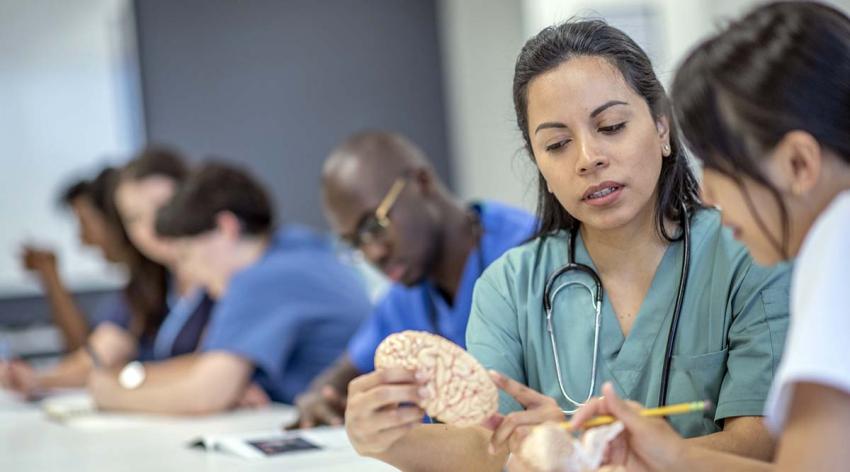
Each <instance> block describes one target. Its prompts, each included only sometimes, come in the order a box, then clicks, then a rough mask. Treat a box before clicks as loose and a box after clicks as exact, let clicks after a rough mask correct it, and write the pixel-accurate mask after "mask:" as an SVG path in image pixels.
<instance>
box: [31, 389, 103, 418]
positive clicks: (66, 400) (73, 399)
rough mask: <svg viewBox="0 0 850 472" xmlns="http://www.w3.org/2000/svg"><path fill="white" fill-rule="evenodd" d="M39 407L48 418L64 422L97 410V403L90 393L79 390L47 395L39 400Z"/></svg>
mask: <svg viewBox="0 0 850 472" xmlns="http://www.w3.org/2000/svg"><path fill="white" fill-rule="evenodd" d="M41 409H42V411H44V413H45V414H46V415H47V417H48V418H50V419H52V420H55V421H60V422H65V421H68V420H71V419H73V418H79V417H81V416H86V415H91V414H93V413H95V412H97V405H96V404H95V403H94V399H92V397H91V395H89V394H88V393H85V392H80V393H68V394H63V395H59V396H55V397H48V398H46V399H44V400H43V401H42V402H41Z"/></svg>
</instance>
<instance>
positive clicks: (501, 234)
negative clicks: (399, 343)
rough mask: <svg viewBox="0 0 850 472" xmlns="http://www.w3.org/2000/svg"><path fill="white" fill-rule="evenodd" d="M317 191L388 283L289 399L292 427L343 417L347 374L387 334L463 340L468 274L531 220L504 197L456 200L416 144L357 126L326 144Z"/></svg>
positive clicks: (367, 364)
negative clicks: (295, 417)
mask: <svg viewBox="0 0 850 472" xmlns="http://www.w3.org/2000/svg"><path fill="white" fill-rule="evenodd" d="M322 195H323V200H324V206H325V213H326V216H327V218H328V221H329V222H330V225H331V227H332V228H333V230H334V231H335V232H336V233H337V234H338V235H339V236H340V238H341V239H342V240H344V241H346V242H348V243H349V244H350V245H351V246H352V247H354V248H356V249H359V250H360V251H361V252H362V253H363V255H364V256H365V257H366V258H367V259H368V260H369V262H371V263H372V264H374V265H375V266H376V267H377V268H379V269H380V270H381V271H382V272H383V273H384V274H385V275H386V276H387V277H388V278H389V279H390V281H391V282H392V284H391V286H390V288H389V290H388V292H387V294H386V295H385V296H384V297H383V299H382V300H380V301H379V302H378V305H377V306H376V307H375V309H374V311H373V312H372V314H371V316H370V317H369V318H368V319H367V320H366V322H365V323H363V325H362V326H361V327H360V329H359V330H358V331H357V333H356V334H355V335H354V337H353V338H352V339H351V342H350V343H349V344H348V348H347V350H346V352H345V354H344V355H343V356H342V357H340V359H338V360H337V362H336V364H335V365H334V366H333V367H332V368H331V369H328V370H327V371H325V372H324V373H323V374H322V375H321V376H320V377H318V378H317V379H316V380H315V381H314V382H313V384H312V385H311V388H310V390H309V391H308V392H307V393H305V394H303V395H301V396H300V397H299V398H298V399H297V400H296V404H297V405H298V407H299V410H300V414H301V416H300V420H299V423H298V426H300V427H312V426H316V425H318V424H323V423H329V424H341V423H342V416H343V411H344V406H345V394H346V390H347V385H348V382H349V381H351V380H352V379H353V378H354V377H356V376H358V375H361V374H364V373H368V372H371V371H372V370H374V363H373V362H374V361H373V359H374V355H375V350H376V348H377V347H378V344H379V343H380V342H381V341H382V340H383V339H384V338H385V337H386V336H388V335H390V334H392V333H395V332H399V331H403V330H407V329H414V330H421V331H430V332H433V333H437V334H440V335H442V336H444V337H446V338H448V339H450V340H451V341H453V342H455V343H457V344H458V345H460V346H464V345H465V336H466V322H467V318H468V316H469V311H470V307H471V303H472V289H473V287H474V285H475V281H476V280H477V279H478V277H479V276H480V275H481V273H482V272H483V271H484V269H485V268H486V267H487V266H488V265H489V264H490V263H491V262H493V261H494V260H495V259H497V258H498V257H499V256H501V255H502V253H504V252H505V251H507V250H508V249H510V248H512V247H514V246H517V245H519V244H522V243H523V242H525V241H526V240H527V239H528V238H529V237H531V235H532V234H533V232H534V229H535V226H536V220H535V219H534V217H532V216H531V215H529V214H528V213H526V212H524V211H521V210H517V209H514V208H510V207H507V206H505V205H501V204H498V203H495V202H483V203H479V204H474V205H464V204H462V203H460V202H458V201H457V199H456V198H455V197H454V196H453V195H451V194H450V193H449V191H448V190H447V189H446V188H445V186H444V185H443V183H442V182H441V181H440V180H439V178H438V177H437V175H436V173H435V172H434V169H433V168H432V167H431V165H430V164H429V163H428V160H427V159H426V158H425V156H424V154H423V153H422V151H421V150H420V149H419V148H418V147H416V146H415V145H414V144H413V143H411V142H410V141H408V140H407V139H405V138H404V137H402V136H399V135H397V134H392V133H386V132H365V133H360V134H356V135H354V136H352V137H350V138H349V139H347V140H346V141H345V142H343V143H342V144H341V145H340V146H339V147H338V148H337V149H336V150H334V151H333V152H332V153H331V156H330V157H329V158H328V160H327V162H326V163H325V166H324V169H323V175H322Z"/></svg>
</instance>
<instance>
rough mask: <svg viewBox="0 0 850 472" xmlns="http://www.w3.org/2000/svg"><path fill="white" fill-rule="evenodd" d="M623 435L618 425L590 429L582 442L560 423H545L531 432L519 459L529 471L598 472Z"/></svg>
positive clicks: (621, 427) (523, 443)
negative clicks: (607, 452)
mask: <svg viewBox="0 0 850 472" xmlns="http://www.w3.org/2000/svg"><path fill="white" fill-rule="evenodd" d="M622 431H623V424H622V423H619V422H617V423H613V424H610V425H607V426H599V427H597V428H592V429H589V430H587V431H586V432H585V433H584V434H583V435H582V437H581V439H580V440H579V439H577V438H575V437H573V436H572V435H571V434H570V433H569V432H567V431H566V430H565V429H563V428H561V427H560V426H559V425H558V423H544V424H542V425H540V426H537V427H535V428H534V429H532V430H531V432H530V433H529V434H528V437H526V438H525V440H524V441H523V442H522V445H520V450H519V454H518V456H519V459H520V460H521V461H522V463H523V465H524V466H525V467H526V469H531V470H534V471H539V472H591V471H596V470H598V468H599V465H600V464H601V463H602V458H603V456H604V455H605V450H606V449H607V448H608V444H609V443H610V442H611V441H613V440H614V438H616V437H617V435H618V434H620V432H622Z"/></svg>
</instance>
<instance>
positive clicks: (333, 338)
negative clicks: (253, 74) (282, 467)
mask: <svg viewBox="0 0 850 472" xmlns="http://www.w3.org/2000/svg"><path fill="white" fill-rule="evenodd" d="M156 232H157V234H158V236H156V237H157V238H160V237H164V238H169V239H170V240H171V241H173V242H174V244H175V247H176V248H177V249H176V255H177V257H179V259H180V268H181V270H183V271H185V273H186V274H188V275H189V276H190V277H192V278H193V279H196V280H199V281H200V282H201V283H202V284H203V285H204V286H205V287H206V288H207V290H208V291H209V292H210V294H211V295H212V296H213V297H214V298H216V307H215V309H214V310H213V313H212V315H211V318H210V325H209V329H208V331H207V334H206V336H205V337H204V340H203V344H202V347H201V352H200V353H198V354H196V355H193V356H184V357H182V358H175V359H173V360H169V361H165V362H159V363H146V364H144V365H138V366H136V367H135V368H134V369H135V370H133V371H128V370H127V369H126V368H125V371H124V372H122V374H121V376H115V375H114V374H112V373H110V372H107V371H98V372H95V373H93V375H92V376H91V379H90V382H89V388H90V390H91V392H92V395H93V397H94V399H95V401H96V402H97V404H98V405H99V406H100V407H101V408H105V409H117V410H135V411H149V412H156V413H171V414H197V413H211V412H216V411H221V410H224V409H227V408H230V407H233V406H235V405H236V404H237V403H238V402H239V401H240V400H241V399H242V398H243V397H244V396H245V392H246V389H249V386H250V385H251V381H252V380H253V381H254V382H256V383H257V384H258V385H259V386H260V387H262V389H263V390H264V391H265V393H266V395H267V396H268V398H269V399H271V400H273V401H278V402H285V403H292V401H293V400H294V399H295V396H296V395H297V394H299V393H301V392H302V391H303V390H304V389H306V388H307V386H308V385H309V383H310V381H311V380H312V379H313V378H314V377H315V376H316V375H317V374H318V373H319V372H321V371H322V370H323V369H324V368H326V367H327V366H328V365H329V364H330V363H331V362H333V360H334V359H336V357H337V356H338V355H339V354H340V353H341V352H342V350H343V349H344V347H345V343H346V342H347V341H348V339H349V338H350V337H351V335H352V334H353V333H354V330H355V329H356V328H357V326H358V325H359V324H360V322H361V321H362V320H363V318H364V317H365V315H366V314H367V313H368V312H369V310H370V303H369V299H368V297H367V296H366V293H365V289H364V286H363V285H362V283H361V281H360V279H359V277H358V276H357V274H356V273H355V272H354V270H353V268H350V267H346V266H345V265H343V264H342V263H341V262H340V261H339V260H338V258H337V254H336V252H335V251H334V249H333V247H332V245H331V244H330V241H329V240H328V239H327V238H324V237H322V236H320V235H318V234H316V233H314V232H312V231H310V230H308V229H306V228H303V227H300V226H297V225H293V224H286V225H283V226H281V227H280V228H279V229H275V226H274V218H273V212H272V207H271V202H270V201H269V198H268V196H267V195H266V192H265V191H264V190H263V188H262V187H261V186H260V184H259V183H257V182H256V181H255V180H254V179H253V178H252V177H251V176H250V175H248V174H247V173H246V172H244V171H242V170H241V169H238V168H235V167H232V166H229V165H225V164H220V163H214V162H211V163H206V164H204V165H202V166H200V168H198V169H197V170H196V172H194V173H193V174H192V175H191V176H190V177H189V179H188V180H187V181H186V183H185V184H184V185H183V186H182V187H181V188H180V190H179V191H178V192H177V194H176V195H175V196H174V198H173V200H171V202H170V203H169V204H168V205H166V206H165V207H163V208H162V209H161V210H160V211H159V213H158V216H157V218H156ZM125 372H131V373H132V376H133V378H134V379H135V380H134V382H133V383H132V384H129V385H128V384H127V382H125V381H124V380H125V379H124V377H125V376H130V375H131V374H125Z"/></svg>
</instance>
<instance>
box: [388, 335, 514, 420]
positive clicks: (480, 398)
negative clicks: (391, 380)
mask: <svg viewBox="0 0 850 472" xmlns="http://www.w3.org/2000/svg"><path fill="white" fill-rule="evenodd" d="M390 367H404V368H406V369H411V370H415V371H417V372H421V373H424V374H425V375H427V378H428V382H427V383H426V384H425V388H427V389H428V393H429V395H428V398H427V399H426V400H425V401H424V402H423V404H422V407H423V408H425V411H426V412H427V413H428V415H430V416H431V417H433V418H437V419H439V420H440V421H442V422H444V423H448V424H453V425H455V426H461V427H463V426H474V425H477V424H479V423H481V422H482V421H484V420H485V419H487V418H489V417H490V416H492V415H493V414H495V413H496V410H497V408H498V404H499V393H498V390H497V389H496V385H495V384H494V383H493V381H492V380H490V377H489V376H488V375H487V371H486V370H485V369H484V367H482V366H481V364H479V363H478V361H476V360H475V358H473V357H472V356H471V355H469V353H467V352H466V351H464V350H463V349H461V348H460V347H459V346H457V345H456V344H454V343H452V342H451V341H449V340H447V339H445V338H442V337H440V336H437V335H434V334H431V333H426V332H422V331H402V332H400V333H396V334H393V335H390V336H388V337H387V338H386V339H384V340H383V342H381V344H380V345H379V346H378V349H377V351H375V368H376V369H387V368H390Z"/></svg>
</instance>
